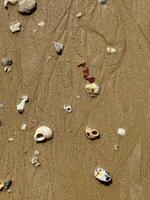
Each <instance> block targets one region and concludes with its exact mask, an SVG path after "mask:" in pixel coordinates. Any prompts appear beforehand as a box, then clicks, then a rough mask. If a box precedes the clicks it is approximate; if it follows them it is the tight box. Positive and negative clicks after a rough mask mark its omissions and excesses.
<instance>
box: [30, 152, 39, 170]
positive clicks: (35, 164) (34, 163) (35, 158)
mask: <svg viewBox="0 0 150 200" xmlns="http://www.w3.org/2000/svg"><path fill="white" fill-rule="evenodd" d="M31 163H32V165H34V166H35V167H38V166H39V165H40V164H41V163H40V162H39V157H38V156H37V155H33V157H32V159H31Z"/></svg>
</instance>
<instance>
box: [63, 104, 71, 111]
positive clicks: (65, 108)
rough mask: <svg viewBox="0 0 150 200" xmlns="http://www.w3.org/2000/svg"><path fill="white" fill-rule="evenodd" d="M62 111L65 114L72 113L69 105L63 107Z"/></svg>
mask: <svg viewBox="0 0 150 200" xmlns="http://www.w3.org/2000/svg"><path fill="white" fill-rule="evenodd" d="M64 111H66V112H68V113H70V112H72V108H71V106H69V105H64Z"/></svg>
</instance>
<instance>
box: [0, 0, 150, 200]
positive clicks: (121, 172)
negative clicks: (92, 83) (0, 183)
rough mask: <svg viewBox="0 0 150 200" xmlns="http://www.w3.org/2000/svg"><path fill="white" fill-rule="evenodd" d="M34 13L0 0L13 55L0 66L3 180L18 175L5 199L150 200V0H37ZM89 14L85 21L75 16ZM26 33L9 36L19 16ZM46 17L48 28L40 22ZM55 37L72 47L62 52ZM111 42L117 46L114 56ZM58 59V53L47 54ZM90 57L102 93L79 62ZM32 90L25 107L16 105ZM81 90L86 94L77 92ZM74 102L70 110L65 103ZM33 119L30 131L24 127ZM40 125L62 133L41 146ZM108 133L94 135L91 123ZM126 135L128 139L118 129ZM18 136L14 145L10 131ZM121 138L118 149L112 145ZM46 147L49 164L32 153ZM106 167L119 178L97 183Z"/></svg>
mask: <svg viewBox="0 0 150 200" xmlns="http://www.w3.org/2000/svg"><path fill="white" fill-rule="evenodd" d="M37 3H38V6H37V10H36V12H34V14H32V15H30V16H22V15H20V14H19V13H18V12H17V5H15V6H9V8H8V10H6V9H5V8H4V7H3V1H1V2H0V12H1V13H0V15H1V17H0V59H2V58H4V57H6V56H10V57H11V58H12V59H13V61H14V64H13V66H12V69H11V71H10V72H9V73H5V72H4V71H3V69H4V68H3V67H2V66H1V68H0V103H3V104H4V108H3V109H0V120H1V121H2V123H3V125H2V126H0V144H1V145H0V179H4V178H11V179H12V181H13V184H12V186H11V190H12V192H11V193H7V192H0V199H1V200H29V199H30V200H37V199H38V200H50V199H53V200H60V199H62V200H70V199H71V200H76V199H80V200H83V199H86V200H97V199H102V200H108V199H113V200H127V199H128V200H148V199H149V196H150V189H149V188H150V173H149V172H150V167H149V164H150V148H149V144H150V137H149V128H150V126H149V124H150V123H149V121H150V106H149V105H150V44H149V42H150V29H149V17H150V16H149V15H150V14H149V13H150V1H149V0H132V1H131V0H108V2H107V4H106V5H103V6H102V5H100V4H98V2H97V0H86V1H85V0H80V1H79V0H74V1H73V0H64V1H59V2H56V1H55V0H47V1H46V0H45V1H44V0H43V1H37ZM78 12H82V13H83V16H82V17H81V18H80V19H78V18H77V17H76V14H77V13H78ZM17 20H18V21H20V22H21V24H22V27H21V32H19V33H15V34H11V32H10V30H9V26H10V24H11V23H12V22H14V21H17ZM41 21H44V22H45V26H43V27H39V26H38V25H37V24H38V23H39V22H41ZM53 41H60V42H62V43H63V44H64V46H65V48H64V52H63V54H62V56H58V55H57V54H56V52H55V49H54V48H53ZM108 46H112V47H115V48H116V49H117V53H114V54H112V55H109V54H107V52H106V48H107V47H108ZM49 56H51V57H52V58H51V59H48V58H49ZM82 60H85V61H86V62H87V64H88V66H89V68H90V73H91V74H92V75H93V76H95V78H96V82H97V83H98V84H99V85H100V86H101V92H100V94H99V96H97V97H96V98H90V97H89V95H88V94H87V93H86V92H85V84H86V81H85V80H84V79H83V77H82V73H81V70H80V69H79V68H77V65H78V64H79V63H80V62H81V61H82ZM22 95H28V96H29V100H30V101H29V103H28V104H27V106H26V108H25V112H24V113H23V114H22V115H20V114H18V113H17V111H16V104H17V103H18V101H19V99H20V98H21V96H22ZM77 96H80V98H77ZM64 104H70V105H71V106H72V109H73V111H72V113H65V112H64V111H63V105H64ZM23 123H27V125H28V128H27V130H26V131H21V129H20V127H21V125H22V124H23ZM40 125H47V126H49V127H51V128H52V130H53V131H54V138H53V139H52V140H50V141H48V142H46V143H44V144H36V143H35V141H34V139H33V135H34V132H35V130H36V128H37V127H38V126H40ZM86 126H89V127H92V128H96V129H98V130H100V132H101V138H100V139H98V140H95V141H91V140H88V139H87V138H86V137H85V135H84V130H85V127H86ZM119 127H123V128H125V129H126V132H127V134H126V135H125V136H124V137H120V136H118V135H117V134H116V132H117V129H118V128H119ZM9 137H13V138H14V141H13V142H11V143H10V142H8V138H9ZM114 144H118V145H119V149H118V150H117V151H116V150H114ZM35 149H37V150H39V152H40V162H41V166H39V167H37V168H35V167H34V166H32V164H31V162H30V159H31V157H32V154H33V152H34V150H35ZM98 165H99V166H101V167H103V168H106V169H108V171H109V172H110V173H111V175H112V178H113V184H112V185H110V186H109V187H106V186H103V185H102V184H100V183H99V182H98V181H96V180H95V178H94V176H93V173H94V170H95V167H96V166H98Z"/></svg>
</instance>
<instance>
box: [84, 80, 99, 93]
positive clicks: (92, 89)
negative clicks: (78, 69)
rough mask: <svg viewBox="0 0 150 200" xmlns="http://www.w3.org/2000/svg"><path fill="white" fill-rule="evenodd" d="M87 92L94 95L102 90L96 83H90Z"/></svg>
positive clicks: (86, 87)
mask: <svg viewBox="0 0 150 200" xmlns="http://www.w3.org/2000/svg"><path fill="white" fill-rule="evenodd" d="M85 89H86V92H87V93H89V94H92V95H97V94H99V91H100V88H99V86H98V85H97V84H96V83H89V84H87V85H86V86H85Z"/></svg>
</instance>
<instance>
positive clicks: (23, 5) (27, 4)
mask: <svg viewBox="0 0 150 200" xmlns="http://www.w3.org/2000/svg"><path fill="white" fill-rule="evenodd" d="M36 7H37V3H36V1H35V0H20V1H19V3H18V11H19V12H20V13H21V14H22V15H29V14H32V13H33V12H34V11H35V10H36Z"/></svg>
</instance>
